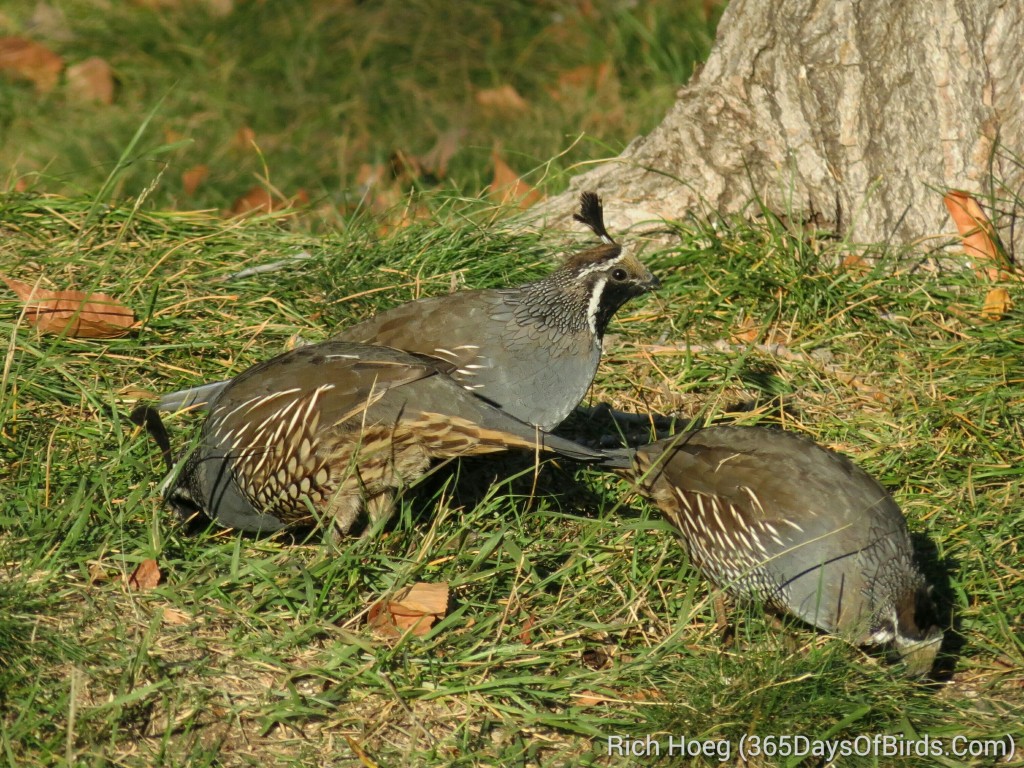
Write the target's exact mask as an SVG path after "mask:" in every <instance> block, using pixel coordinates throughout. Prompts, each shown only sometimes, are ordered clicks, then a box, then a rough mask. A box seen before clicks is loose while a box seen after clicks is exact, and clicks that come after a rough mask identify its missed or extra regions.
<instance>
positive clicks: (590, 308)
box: [587, 277, 608, 334]
mask: <svg viewBox="0 0 1024 768" xmlns="http://www.w3.org/2000/svg"><path fill="white" fill-rule="evenodd" d="M607 282H608V278H607V277H599V278H598V279H597V282H596V283H594V290H593V292H592V293H591V294H590V303H589V304H588V305H587V325H588V326H589V327H590V332H591V333H593V334H597V310H598V309H600V308H601V294H603V293H604V286H605V284H606V283H607Z"/></svg>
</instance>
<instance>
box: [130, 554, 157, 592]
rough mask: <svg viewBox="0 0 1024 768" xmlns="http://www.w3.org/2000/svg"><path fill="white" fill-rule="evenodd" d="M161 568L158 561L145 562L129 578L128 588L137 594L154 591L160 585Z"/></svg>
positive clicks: (148, 560) (136, 567) (149, 560)
mask: <svg viewBox="0 0 1024 768" xmlns="http://www.w3.org/2000/svg"><path fill="white" fill-rule="evenodd" d="M160 578H161V574H160V566H158V565H157V564H156V560H154V559H153V558H149V559H147V560H143V561H142V562H141V563H139V564H138V565H137V566H135V570H134V571H132V572H131V575H130V576H129V577H128V588H129V589H131V590H134V591H136V592H144V591H146V590H149V589H153V588H155V587H156V585H157V584H159V583H160Z"/></svg>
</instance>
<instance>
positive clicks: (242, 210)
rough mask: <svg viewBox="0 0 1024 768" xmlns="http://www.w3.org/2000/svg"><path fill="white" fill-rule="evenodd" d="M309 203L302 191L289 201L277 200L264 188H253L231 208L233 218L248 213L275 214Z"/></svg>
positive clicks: (304, 192)
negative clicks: (275, 212)
mask: <svg viewBox="0 0 1024 768" xmlns="http://www.w3.org/2000/svg"><path fill="white" fill-rule="evenodd" d="M308 202H309V195H307V194H306V191H305V190H303V189H300V190H299V191H298V192H296V193H295V195H294V196H293V197H291V198H290V199H288V200H275V199H274V197H273V195H271V194H270V191H269V190H267V189H264V188H263V187H259V186H257V187H251V188H250V189H249V191H248V192H246V193H245V194H244V195H242V196H241V197H239V198H238V199H237V200H235V204H234V205H232V206H231V214H230V215H232V216H243V215H245V214H247V213H273V212H274V211H280V210H284V209H286V208H292V207H294V206H296V205H305V204H306V203H308Z"/></svg>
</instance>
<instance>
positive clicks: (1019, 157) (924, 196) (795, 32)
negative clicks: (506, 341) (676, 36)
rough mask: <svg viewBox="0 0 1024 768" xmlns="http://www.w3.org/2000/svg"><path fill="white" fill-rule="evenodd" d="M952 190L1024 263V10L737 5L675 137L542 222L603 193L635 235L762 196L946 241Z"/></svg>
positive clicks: (888, 0)
mask: <svg viewBox="0 0 1024 768" xmlns="http://www.w3.org/2000/svg"><path fill="white" fill-rule="evenodd" d="M949 188H956V189H964V190H967V191H969V192H971V193H973V194H975V195H976V196H977V197H978V199H979V201H981V202H982V205H983V207H985V208H986V210H988V211H989V213H990V215H992V216H993V217H994V218H995V219H996V220H997V226H998V227H999V231H1000V235H1001V237H1002V238H1003V242H1004V244H1006V245H1007V247H1008V248H1009V249H1010V250H1011V251H1012V252H1014V253H1016V254H1018V258H1020V257H1021V256H1020V255H1021V254H1024V225H1022V224H1021V223H1018V224H1017V225H1016V226H1015V227H1014V226H1013V224H1012V219H1013V218H1015V217H1016V216H1019V215H1021V214H1022V213H1024V211H1021V210H1019V209H1018V206H1016V205H1014V201H1013V199H1014V198H1015V197H1016V198H1018V200H1017V202H1018V203H1019V197H1020V196H1021V195H1022V194H1024V2H1021V0H925V1H924V2H922V1H921V0H779V1H777V2H771V3H766V2H764V1H763V0H733V2H732V3H731V4H730V5H729V7H728V9H727V10H726V12H725V14H724V15H723V17H722V20H721V23H720V24H719V28H718V39H717V41H716V43H715V47H714V49H713V51H712V53H711V56H710V57H709V59H708V61H707V64H706V65H705V67H704V69H703V71H702V72H701V73H700V74H699V75H698V76H695V77H694V78H693V79H692V81H691V82H690V83H688V84H687V85H686V86H685V87H683V88H682V89H681V90H680V91H679V94H678V99H677V101H676V103H675V105H674V106H673V107H672V108H671V110H670V111H669V113H668V115H667V116H666V117H665V119H664V121H663V122H662V123H661V125H660V126H658V127H657V128H656V129H655V130H654V131H653V132H651V133H650V134H649V135H648V136H646V137H643V138H640V139H637V140H636V141H634V142H633V143H632V144H630V146H629V147H627V148H626V150H625V151H624V152H623V153H622V155H621V156H620V157H619V158H617V159H616V160H614V161H611V162H608V163H606V164H604V165H602V166H599V167H597V168H596V169H594V170H592V171H590V172H588V173H586V174H583V175H581V176H579V177H577V178H576V179H574V180H573V183H572V189H571V190H570V191H569V192H567V193H566V195H565V196H561V197H559V198H558V199H554V200H551V201H549V202H548V203H547V204H545V206H544V207H543V211H542V212H543V213H544V214H545V215H551V216H554V215H556V212H557V211H565V210H571V208H572V197H574V196H575V195H576V194H578V191H579V190H581V189H597V190H598V191H600V192H601V193H602V195H603V196H604V197H605V199H606V201H607V204H606V209H607V213H608V217H609V221H610V226H613V227H615V228H616V229H617V230H619V231H621V230H622V229H623V228H624V227H626V226H631V225H635V224H639V223H641V222H645V221H646V222H650V221H651V220H652V219H653V220H657V219H660V218H662V217H665V218H674V219H678V218H680V217H683V216H685V215H686V213H687V212H688V211H693V212H696V213H698V214H699V213H701V211H707V210H710V211H716V212H720V213H734V212H737V211H741V210H743V209H744V208H745V206H747V204H748V203H749V201H750V200H751V199H752V198H754V197H755V196H758V197H760V198H761V199H762V200H764V201H765V202H766V203H767V204H768V206H769V207H770V208H771V209H773V210H775V211H777V212H779V213H782V214H786V215H790V216H793V217H795V218H799V219H813V220H815V221H817V222H819V223H821V224H824V225H826V226H831V227H833V228H835V229H837V230H839V231H841V232H843V233H844V234H846V235H847V236H849V237H850V238H851V239H852V240H854V241H858V242H863V243H878V242H890V243H893V244H908V243H920V242H922V241H928V240H930V239H933V238H935V239H936V240H932V242H935V243H936V244H938V242H937V238H938V236H943V239H946V238H948V236H949V235H951V234H953V233H955V227H954V226H953V224H952V222H951V221H950V219H949V217H948V214H947V211H946V209H945V207H944V205H943V203H942V192H943V191H945V190H946V189H949ZM993 191H994V192H995V194H996V197H998V198H1000V199H1001V201H1002V202H1001V203H1000V204H999V205H997V208H1000V209H1002V210H1001V211H1000V210H997V211H995V212H993V211H992V210H991V209H990V208H989V204H988V198H989V195H990V194H992V192H993Z"/></svg>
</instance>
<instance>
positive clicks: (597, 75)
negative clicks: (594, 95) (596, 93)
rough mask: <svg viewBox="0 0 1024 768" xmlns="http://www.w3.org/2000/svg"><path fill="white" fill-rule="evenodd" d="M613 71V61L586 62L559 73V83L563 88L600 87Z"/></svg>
mask: <svg viewBox="0 0 1024 768" xmlns="http://www.w3.org/2000/svg"><path fill="white" fill-rule="evenodd" d="M611 72H612V65H611V62H608V61H602V62H601V63H600V64H584V65H583V66H580V67H573V68H572V69H567V70H565V71H563V72H561V73H560V74H559V75H558V84H559V85H560V86H561V87H563V88H600V87H601V86H602V85H604V84H605V82H607V80H608V76H609V75H610V74H611Z"/></svg>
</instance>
